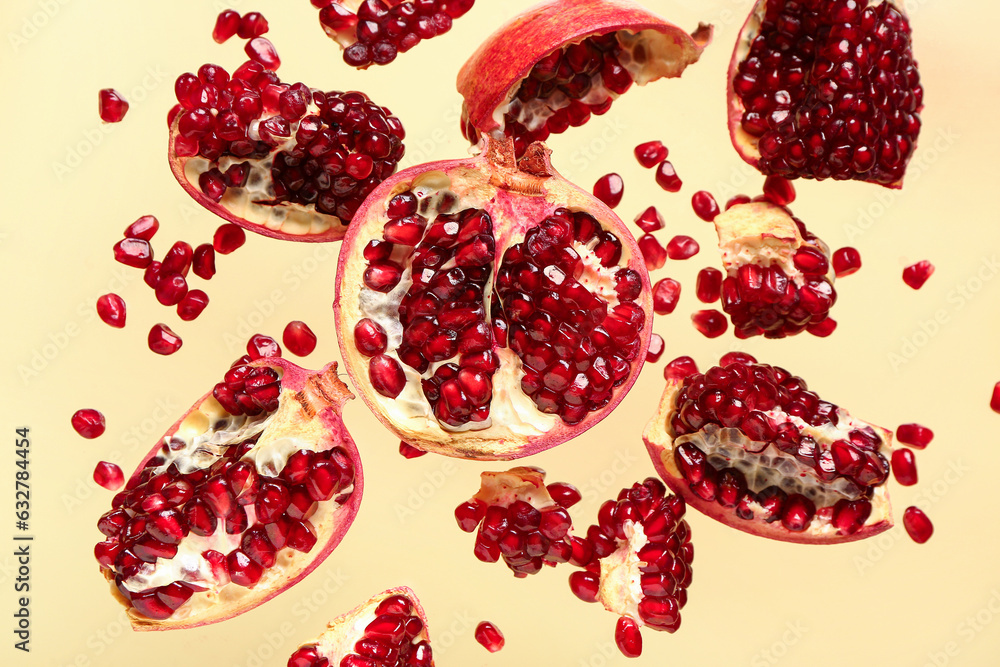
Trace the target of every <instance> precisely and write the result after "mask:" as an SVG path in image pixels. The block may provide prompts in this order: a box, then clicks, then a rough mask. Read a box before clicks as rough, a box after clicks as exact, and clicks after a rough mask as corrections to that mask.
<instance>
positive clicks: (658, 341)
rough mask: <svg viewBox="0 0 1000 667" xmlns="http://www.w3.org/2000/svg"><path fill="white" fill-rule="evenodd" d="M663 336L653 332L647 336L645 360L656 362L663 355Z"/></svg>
mask: <svg viewBox="0 0 1000 667" xmlns="http://www.w3.org/2000/svg"><path fill="white" fill-rule="evenodd" d="M663 348H664V344H663V337H662V336H660V334H653V335H652V336H650V337H649V348H648V349H647V350H646V361H648V362H651V363H656V362H657V361H659V360H660V357H661V356H662V355H663Z"/></svg>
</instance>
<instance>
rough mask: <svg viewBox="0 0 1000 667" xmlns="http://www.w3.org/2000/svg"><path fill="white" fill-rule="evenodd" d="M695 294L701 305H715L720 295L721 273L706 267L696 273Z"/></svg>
mask: <svg viewBox="0 0 1000 667" xmlns="http://www.w3.org/2000/svg"><path fill="white" fill-rule="evenodd" d="M695 294H696V295H697V296H698V300H699V301H701V302H702V303H715V302H716V301H718V300H719V297H720V296H721V295H722V271H719V270H718V269H715V268H712V267H711V266H706V267H705V268H704V269H702V270H701V271H699V272H698V279H697V281H696V282H695Z"/></svg>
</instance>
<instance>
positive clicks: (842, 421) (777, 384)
mask: <svg viewBox="0 0 1000 667" xmlns="http://www.w3.org/2000/svg"><path fill="white" fill-rule="evenodd" d="M726 361H729V363H728V364H727V365H725V366H715V367H713V368H710V369H709V370H708V371H707V372H705V373H703V374H702V373H695V374H692V375H688V376H687V377H684V378H675V379H670V380H668V382H667V387H666V390H665V391H664V394H663V397H662V399H661V401H660V406H659V409H658V410H657V412H656V414H655V415H654V416H653V418H652V419H651V420H650V422H649V424H648V425H647V426H646V430H645V433H644V434H643V440H644V441H645V443H646V448H647V449H648V451H649V454H650V457H651V458H652V459H653V464H654V465H655V466H656V470H657V472H658V473H659V474H660V476H661V477H663V479H664V480H665V481H666V482H667V484H668V485H669V486H670V488H671V489H672V490H673V491H674V492H675V493H677V494H679V495H681V496H683V497H684V499H685V500H686V501H687V503H688V504H689V505H691V506H692V507H694V508H696V509H698V510H699V511H701V512H703V513H704V514H706V515H708V516H710V517H712V518H714V519H716V520H718V521H721V522H722V523H725V524H727V525H729V526H732V527H734V528H738V529H739V530H743V531H745V532H748V533H751V534H754V535H760V536H762V537H769V538H772V539H777V540H782V541H787V542H800V543H813V544H827V543H838V542H849V541H852V540H858V539H862V538H866V537H870V536H872V535H875V534H878V533H880V532H882V531H884V530H887V529H888V528H890V527H891V526H892V517H891V511H890V507H889V496H888V491H887V489H886V485H885V482H886V480H887V479H888V477H889V468H890V466H889V460H890V459H891V457H892V447H891V441H892V434H891V433H890V432H889V431H886V430H884V429H882V428H879V427H878V426H874V425H872V424H869V423H866V422H863V421H861V420H859V419H857V418H855V417H853V416H851V415H850V414H849V413H848V412H847V411H846V410H844V409H843V408H840V407H838V406H836V405H834V404H833V403H830V402H828V401H825V400H823V399H822V398H820V397H819V396H818V395H817V394H816V393H815V392H812V391H810V390H809V389H808V387H807V385H806V382H805V380H803V379H802V378H800V377H796V376H794V375H792V374H791V373H789V372H788V371H786V370H784V369H782V368H778V367H775V366H769V365H766V364H759V363H756V362H755V361H753V357H750V356H749V355H745V354H744V353H739V354H738V356H737V355H734V356H727V358H726Z"/></svg>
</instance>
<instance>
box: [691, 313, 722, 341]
mask: <svg viewBox="0 0 1000 667" xmlns="http://www.w3.org/2000/svg"><path fill="white" fill-rule="evenodd" d="M691 323H692V324H694V328H695V329H697V330H698V331H699V332H700V333H701V335H703V336H704V337H705V338H718V337H719V336H721V335H722V334H724V333H726V329H728V328H729V321H728V320H727V319H726V316H725V315H723V314H722V313H720V312H719V311H717V310H715V309H714V308H710V309H707V310H699V311H697V312H696V313H693V314H692V315H691Z"/></svg>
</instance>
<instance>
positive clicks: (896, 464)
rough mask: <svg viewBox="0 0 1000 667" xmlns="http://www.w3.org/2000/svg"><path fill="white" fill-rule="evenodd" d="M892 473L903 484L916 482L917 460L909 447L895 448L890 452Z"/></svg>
mask: <svg viewBox="0 0 1000 667" xmlns="http://www.w3.org/2000/svg"><path fill="white" fill-rule="evenodd" d="M892 474H893V476H894V477H895V478H896V481H897V482H899V483H900V484H902V485H903V486H913V485H914V484H916V483H917V460H916V458H915V457H914V456H913V452H912V451H910V450H909V449H903V448H900V449H897V450H895V451H894V452H893V453H892Z"/></svg>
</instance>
